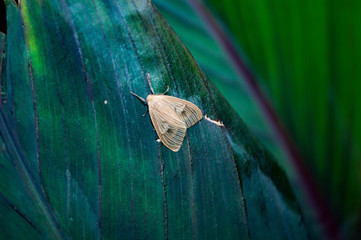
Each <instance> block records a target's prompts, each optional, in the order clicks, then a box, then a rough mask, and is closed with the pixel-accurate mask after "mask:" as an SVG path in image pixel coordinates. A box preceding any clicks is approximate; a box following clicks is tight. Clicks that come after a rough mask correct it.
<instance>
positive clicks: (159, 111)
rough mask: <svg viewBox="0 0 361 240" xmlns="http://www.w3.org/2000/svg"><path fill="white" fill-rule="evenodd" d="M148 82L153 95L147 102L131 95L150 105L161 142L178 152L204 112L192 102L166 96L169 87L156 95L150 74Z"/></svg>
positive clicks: (148, 97)
mask: <svg viewBox="0 0 361 240" xmlns="http://www.w3.org/2000/svg"><path fill="white" fill-rule="evenodd" d="M148 82H149V86H150V89H151V92H152V93H153V94H150V95H148V96H147V99H146V100H144V99H143V98H141V97H139V96H138V95H136V94H135V93H132V92H131V93H132V94H133V95H134V96H136V97H137V98H138V99H139V100H141V101H142V102H143V103H145V104H146V105H148V111H149V116H150V119H151V121H152V123H153V126H154V129H155V131H156V132H157V134H158V137H159V139H160V141H161V142H162V143H163V144H164V145H165V146H166V147H168V148H169V149H170V150H172V151H174V152H178V150H179V149H180V147H181V146H182V143H183V139H184V136H185V134H186V130H187V128H189V127H191V126H193V125H194V124H196V123H197V122H198V121H199V120H201V119H202V118H203V114H202V111H201V110H200V109H199V108H198V107H197V106H196V105H195V104H193V103H191V102H188V101H186V100H183V99H180V98H176V97H172V96H167V95H165V94H166V93H167V92H168V89H169V87H168V89H167V91H165V92H164V93H163V94H154V91H153V88H152V85H151V84H150V77H149V74H148ZM144 116H145V115H144Z"/></svg>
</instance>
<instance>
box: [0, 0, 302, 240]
mask: <svg viewBox="0 0 361 240" xmlns="http://www.w3.org/2000/svg"><path fill="white" fill-rule="evenodd" d="M6 5H7V19H8V35H7V36H6V43H7V45H6V55H5V58H4V55H2V58H1V59H2V60H4V65H3V66H5V68H4V69H6V71H5V73H4V74H2V75H1V81H0V82H1V84H2V85H1V87H2V88H5V89H6V91H5V94H6V99H7V100H6V101H5V102H2V104H1V118H0V133H1V136H2V139H1V140H2V146H3V147H2V148H1V149H2V151H1V155H0V156H1V158H0V159H1V162H0V164H1V165H0V166H1V167H0V171H1V172H0V173H1V174H0V177H1V184H0V193H1V195H0V203H1V204H0V207H1V209H0V210H1V213H2V214H3V215H4V216H7V217H6V218H2V219H1V220H0V221H1V224H0V226H1V227H0V228H1V232H2V236H5V237H6V238H7V239H22V238H50V239H54V238H64V239H69V238H73V239H80V238H86V239H93V238H106V239H113V238H124V239H130V238H136V239H138V238H154V239H159V238H169V239H175V238H177V239H190V238H204V239H206V238H208V239H209V238H222V239H234V238H242V239H249V238H255V239H260V238H264V236H267V237H268V238H270V239H272V238H274V239H286V238H292V239H305V238H307V237H308V235H309V230H308V229H307V228H306V225H305V223H304V221H303V216H302V213H301V211H300V208H299V205H298V203H297V201H296V199H295V197H294V194H293V191H292V189H291V187H290V185H289V182H288V180H287V178H286V175H285V173H284V172H283V170H282V169H281V168H280V167H279V166H278V164H277V163H276V161H275V160H274V158H273V157H272V156H271V155H270V154H269V152H268V151H267V150H266V149H265V148H264V147H263V146H262V145H261V144H260V143H259V142H258V141H257V140H256V139H255V138H254V136H253V134H252V133H251V132H250V131H249V130H248V129H247V127H246V126H245V124H244V123H243V122H242V120H241V119H240V118H239V116H238V115H237V113H236V112H235V111H234V110H233V109H232V108H231V106H230V105H229V104H228V103H227V101H226V100H225V99H224V98H223V97H222V96H221V94H220V93H219V92H218V90H217V89H216V88H215V87H214V86H213V84H211V83H210V82H209V81H208V79H207V78H206V77H205V75H204V74H203V73H202V72H201V70H200V69H199V67H198V65H197V63H196V62H195V61H194V59H193V58H192V56H191V55H190V53H189V52H188V50H187V49H186V48H185V47H184V45H183V44H182V43H181V41H180V40H179V38H178V37H177V36H176V35H175V33H174V32H173V31H172V30H171V28H170V27H169V26H168V24H167V23H166V22H165V21H164V19H163V18H162V17H161V16H160V14H159V13H158V11H157V10H156V9H155V8H154V7H153V6H152V5H151V3H150V2H146V1H110V0H109V1H96V0H94V1H81V2H79V1H65V0H61V1H50V0H43V1H42V2H41V3H40V2H38V1H32V0H23V1H21V4H20V5H19V6H18V7H17V6H16V5H15V4H14V3H13V2H12V1H7V2H6ZM4 39H5V38H4V36H2V42H4ZM147 72H149V73H150V75H151V78H152V83H153V88H154V89H155V91H156V92H162V91H164V90H165V88H166V86H167V85H169V86H170V91H169V94H170V95H172V96H175V97H179V98H182V99H185V100H187V101H191V102H193V103H194V104H196V105H197V106H198V107H199V108H200V109H201V110H202V111H203V113H207V115H208V116H209V117H211V118H212V119H216V120H221V121H223V123H224V125H225V127H224V128H221V127H218V126H216V125H214V124H212V123H211V122H208V121H204V120H202V121H201V122H199V123H198V124H196V125H195V126H193V127H191V128H190V129H188V130H187V135H186V138H185V140H184V142H183V145H182V147H181V149H180V151H179V152H177V153H174V152H172V151H171V150H169V149H167V148H166V147H165V146H163V145H162V144H161V143H158V142H156V141H155V139H156V134H155V132H154V130H153V127H152V125H151V122H150V120H149V118H148V117H147V118H142V117H141V115H142V114H143V113H144V112H145V111H146V108H145V107H144V106H143V105H142V104H140V103H139V101H137V99H135V98H134V97H133V96H132V95H131V94H130V91H132V92H136V93H137V94H139V95H141V96H146V95H147V94H149V93H150V90H149V87H148V85H147V80H146V73H147ZM3 76H5V80H4V79H3ZM3 80H4V81H3ZM4 82H6V86H4V85H3V84H4ZM2 99H3V98H2ZM15 223H16V225H15Z"/></svg>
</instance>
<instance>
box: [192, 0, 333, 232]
mask: <svg viewBox="0 0 361 240" xmlns="http://www.w3.org/2000/svg"><path fill="white" fill-rule="evenodd" d="M188 1H189V3H190V4H191V6H192V7H193V9H194V10H195V11H196V12H197V13H198V15H199V16H200V17H201V18H202V19H203V20H204V22H205V23H206V24H207V26H208V28H209V30H210V32H211V34H212V35H213V36H214V37H215V39H216V40H217V41H218V43H219V44H220V45H221V46H222V47H223V49H224V50H225V51H226V53H227V54H228V57H229V58H230V60H231V62H232V64H233V65H234V68H235V70H236V71H237V73H238V74H240V75H241V76H242V80H244V82H245V85H246V87H247V88H248V89H247V90H248V91H249V92H250V94H251V95H252V97H253V98H254V99H255V100H256V102H257V103H258V105H259V106H260V107H261V109H262V112H263V114H264V116H265V117H266V118H267V120H268V121H267V122H268V124H269V126H270V127H271V129H272V131H273V132H274V135H275V138H276V140H277V141H278V143H279V145H280V147H281V148H282V149H283V151H284V152H285V153H286V155H287V157H288V159H289V161H290V163H291V164H292V166H293V168H294V169H295V170H296V173H297V176H298V179H299V182H300V183H301V184H302V186H303V189H304V191H305V194H306V196H307V199H308V200H309V202H310V204H311V205H312V207H313V209H314V210H315V213H316V217H317V220H319V222H320V223H321V226H322V228H323V231H324V233H325V234H326V236H327V237H328V239H339V238H340V236H339V228H338V224H337V223H336V221H335V219H334V217H333V215H332V213H331V211H330V210H329V207H328V205H327V204H326V201H325V200H324V198H323V196H321V194H320V191H319V189H318V188H317V186H316V183H315V180H314V179H313V176H311V174H310V172H309V169H307V167H306V165H305V163H304V160H303V158H302V156H301V153H300V152H299V151H298V149H297V147H296V146H295V144H294V143H293V141H292V139H291V137H290V136H289V134H288V132H287V130H286V128H285V127H284V125H283V123H282V122H281V120H280V118H279V117H278V115H277V113H276V111H275V110H274V109H273V107H272V105H271V103H270V101H269V100H268V99H267V97H266V96H265V95H264V94H263V92H262V91H261V88H260V87H259V85H258V83H257V79H256V77H255V76H254V74H253V73H252V71H251V70H250V68H249V67H248V66H247V64H246V63H245V61H244V59H242V57H241V56H240V54H239V53H238V50H237V47H236V46H235V45H234V44H233V42H232V40H231V39H229V38H228V37H227V34H226V32H225V31H224V30H223V29H222V27H221V26H220V25H219V24H218V23H217V21H216V20H215V19H214V18H213V16H212V14H211V13H210V12H209V10H208V9H207V7H206V6H204V4H203V3H201V2H200V1H198V0H188Z"/></svg>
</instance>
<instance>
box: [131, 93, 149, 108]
mask: <svg viewBox="0 0 361 240" xmlns="http://www.w3.org/2000/svg"><path fill="white" fill-rule="evenodd" d="M130 93H131V94H133V95H134V96H135V97H136V98H138V99H139V100H140V101H141V102H142V103H143V104H144V105H146V106H147V102H146V101H145V100H144V98H142V97H140V96H138V95H137V94H135V93H133V92H130Z"/></svg>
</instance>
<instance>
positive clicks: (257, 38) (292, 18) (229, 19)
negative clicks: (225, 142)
mask: <svg viewBox="0 0 361 240" xmlns="http://www.w3.org/2000/svg"><path fill="white" fill-rule="evenodd" d="M156 2H157V3H158V5H159V7H160V8H161V9H162V13H163V14H164V15H165V17H166V18H167V20H168V21H170V20H171V19H175V20H173V21H170V23H171V26H172V27H174V28H175V30H176V32H177V33H179V34H180V36H181V37H182V39H187V36H188V35H189V33H191V34H192V33H193V32H194V27H188V26H187V22H186V21H182V20H183V18H184V14H183V13H184V12H185V11H186V10H185V9H192V8H193V9H196V13H195V14H194V15H195V16H196V17H193V19H197V16H203V17H202V18H201V20H198V19H197V21H198V22H197V23H195V24H193V25H194V26H200V25H206V26H207V27H208V29H210V30H211V31H214V25H212V24H214V22H212V21H217V20H221V21H217V22H218V27H222V28H223V29H222V30H223V32H222V34H223V36H221V37H223V38H228V40H229V41H230V42H232V41H233V40H235V41H234V42H238V46H240V47H241V48H242V50H243V53H244V55H242V54H239V53H240V51H239V47H238V46H237V44H234V45H233V47H234V49H233V50H235V51H234V52H233V53H232V54H238V56H240V58H242V60H243V61H244V62H247V63H248V64H247V65H248V67H249V68H250V66H251V69H252V71H253V76H254V79H256V80H257V83H258V85H259V86H261V87H262V89H263V90H264V93H263V94H264V95H266V96H268V97H269V99H271V100H272V104H273V105H274V107H275V109H276V111H277V113H278V116H280V117H281V118H282V121H283V122H284V123H285V125H286V127H287V130H288V132H289V133H290V134H291V136H292V138H293V140H294V141H295V142H296V144H297V147H298V148H299V150H300V152H301V154H302V156H303V159H304V160H305V162H306V163H307V165H308V167H309V169H310V170H311V171H312V173H313V175H314V176H315V180H316V181H315V182H317V185H318V188H319V189H320V190H321V192H322V193H323V195H324V196H325V199H327V200H328V204H329V205H330V206H331V209H332V212H333V215H334V217H336V218H337V220H338V221H339V222H341V224H342V225H341V229H334V230H333V231H336V232H337V231H341V232H342V233H343V235H344V236H345V237H348V238H350V237H351V238H352V237H358V236H359V235H360V228H359V226H360V222H361V209H360V206H361V190H360V189H361V188H360V187H359V186H360V183H361V178H360V172H361V161H360V156H361V151H360V149H361V148H360V145H361V131H360V129H361V121H360V120H361V119H360V118H361V115H360V112H361V111H360V108H359V106H358V102H360V100H361V99H359V98H360V97H359V94H358V92H359V91H360V90H361V85H360V81H359V79H361V71H360V69H359V68H358V67H357V66H358V65H360V64H361V57H360V56H361V48H360V45H359V44H357V43H358V42H360V40H361V31H360V27H359V23H360V22H361V18H360V14H359V12H360V11H361V3H360V1H353V0H352V1H306V2H304V1H302V2H300V1H299V2H297V1H296V2H295V1H294V2H290V1H278V2H268V1H263V0H261V1H248V0H242V1H240V0H226V1H214V0H205V1H203V2H206V3H208V4H205V5H202V4H200V5H201V7H199V6H200V5H199V4H198V3H199V2H202V1H198V0H188V1H187V0H179V1H177V2H178V3H177V5H175V4H171V3H168V2H169V1H164V0H156ZM172 2H173V1H172ZM190 3H192V4H190ZM174 6H175V7H174ZM204 12H207V14H208V16H207V17H208V18H207V17H204ZM167 13H168V14H167ZM193 23H194V21H193ZM188 25H190V24H188ZM187 33H188V34H187ZM218 37H219V36H218ZM211 39H213V40H215V39H216V38H214V36H212V37H211ZM201 41H202V42H207V41H211V40H210V39H209V38H208V39H205V38H204V36H203V38H202V39H201ZM193 42H197V41H193ZM234 42H233V43H234ZM194 49H195V48H194ZM191 51H192V48H191ZM223 51H224V50H223ZM192 53H193V54H194V55H198V54H199V55H200V57H198V59H203V58H204V57H202V55H203V56H208V53H207V52H206V53H205V51H203V52H200V51H198V52H197V51H196V50H195V51H192ZM222 54H223V53H221V54H219V55H222ZM196 59H197V57H196ZM245 59H249V61H248V60H245ZM204 63H205V65H207V64H208V65H209V66H212V64H210V63H209V60H208V63H207V61H204ZM204 69H205V71H207V68H204ZM225 71H227V72H228V69H225ZM208 74H209V73H208ZM225 74H226V73H225ZM220 80H222V78H220V77H218V79H216V78H212V81H214V82H215V83H216V82H217V81H220ZM239 80H240V81H244V79H242V78H240V79H239ZM216 84H217V83H216ZM217 86H219V84H217ZM234 87H235V88H237V86H236V85H235V86H234ZM220 90H221V91H222V89H221V88H220ZM235 91H236V90H235ZM241 91H243V90H242V89H241ZM225 97H226V98H227V99H228V100H229V101H230V102H231V104H232V106H235V108H236V109H238V110H240V111H238V112H239V113H241V114H245V113H246V111H243V110H244V109H242V107H240V106H238V107H237V104H239V105H244V104H245V103H244V102H243V101H239V99H237V98H235V97H231V96H228V95H225ZM241 116H242V115H241ZM255 120H258V119H257V118H255ZM256 122H260V121H256ZM250 126H251V127H252V125H250ZM276 131H277V129H276ZM260 139H261V140H262V141H264V139H263V138H260ZM265 142H266V141H265ZM279 145H282V144H279ZM271 149H272V150H273V149H274V148H271ZM326 228H329V229H332V228H334V227H330V226H326Z"/></svg>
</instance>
